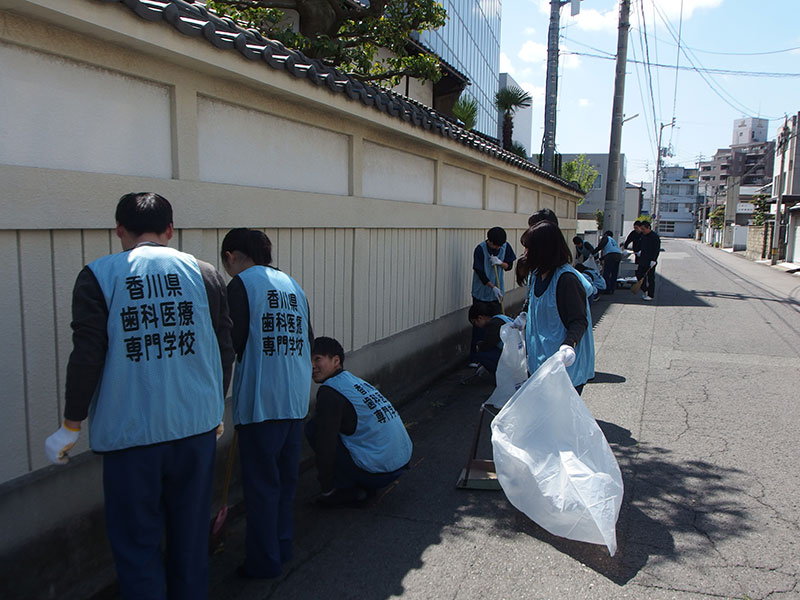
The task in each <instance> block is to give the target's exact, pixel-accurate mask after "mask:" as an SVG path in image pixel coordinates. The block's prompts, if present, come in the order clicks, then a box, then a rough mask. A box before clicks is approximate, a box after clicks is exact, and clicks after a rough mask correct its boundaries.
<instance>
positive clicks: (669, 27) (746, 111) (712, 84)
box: [653, 0, 778, 118]
mask: <svg viewBox="0 0 800 600" xmlns="http://www.w3.org/2000/svg"><path fill="white" fill-rule="evenodd" d="M653 8H654V9H655V10H656V12H657V13H658V15H659V17H660V18H661V20H662V21H663V22H664V25H665V26H666V28H667V31H668V32H669V34H670V35H671V36H672V39H674V40H676V42H677V38H676V36H675V32H674V27H672V24H671V23H670V21H669V19H668V18H667V17H666V15H664V13H663V12H662V11H661V9H660V8H659V7H658V5H657V4H656V1H655V0H653ZM681 50H682V52H683V54H684V56H685V57H686V59H687V60H688V61H689V64H690V65H691V66H692V67H693V68H694V70H695V71H697V73H698V74H699V75H700V77H701V78H702V79H703V81H705V82H706V84H707V85H708V86H709V87H710V88H711V91H713V92H714V93H715V94H716V95H717V96H719V97H720V99H722V100H723V102H725V103H726V104H727V105H728V106H730V107H731V108H734V109H735V110H737V111H741V112H743V113H744V114H746V115H748V116H750V117H753V116H754V114H755V111H753V110H750V109H749V108H747V107H746V106H745V105H744V104H742V103H741V102H739V101H738V100H737V99H736V98H734V97H733V96H732V95H731V94H730V93H728V92H727V91H726V90H725V88H724V87H722V85H720V84H719V83H718V82H717V81H716V80H714V78H713V77H711V72H710V70H707V69H705V68H704V67H703V64H702V63H701V62H700V59H699V58H697V57H696V56H694V55H692V54H690V52H691V51H687V49H686V48H682V49H681ZM695 63H697V64H695ZM697 65H700V68H698V66H697ZM706 73H708V76H706ZM717 88H719V89H717ZM723 94H725V96H728V98H729V99H730V100H729V99H728V98H725V96H723ZM737 105H738V106H737ZM773 118H778V117H773Z"/></svg>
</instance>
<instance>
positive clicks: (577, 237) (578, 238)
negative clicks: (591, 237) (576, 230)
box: [572, 235, 583, 244]
mask: <svg viewBox="0 0 800 600" xmlns="http://www.w3.org/2000/svg"><path fill="white" fill-rule="evenodd" d="M572 243H573V244H582V243H583V238H581V237H579V236H577V235H576V236H575V237H574V238H572Z"/></svg>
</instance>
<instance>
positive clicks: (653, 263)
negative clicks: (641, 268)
mask: <svg viewBox="0 0 800 600" xmlns="http://www.w3.org/2000/svg"><path fill="white" fill-rule="evenodd" d="M655 266H656V261H654V260H651V261H650V267H651V268H652V267H655Z"/></svg>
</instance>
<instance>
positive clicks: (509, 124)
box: [494, 85, 532, 150]
mask: <svg viewBox="0 0 800 600" xmlns="http://www.w3.org/2000/svg"><path fill="white" fill-rule="evenodd" d="M531 101H532V99H531V96H530V94H528V92H526V91H525V90H523V89H521V88H518V87H517V86H515V85H510V86H508V87H504V88H503V89H502V90H500V91H499V92H497V94H495V96H494V105H495V106H496V107H497V110H499V111H500V112H502V113H503V148H505V149H506V150H511V134H512V132H513V131H514V120H513V117H514V113H515V112H517V109H520V108H527V107H529V106H530V105H531Z"/></svg>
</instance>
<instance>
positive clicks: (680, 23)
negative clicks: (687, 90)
mask: <svg viewBox="0 0 800 600" xmlns="http://www.w3.org/2000/svg"><path fill="white" fill-rule="evenodd" d="M682 33H683V0H681V12H680V20H679V21H678V51H677V55H676V56H675V89H674V91H673V93H672V122H673V123H674V122H675V113H676V111H677V107H678V74H679V73H680V69H679V68H678V67H679V66H680V64H681V41H682ZM674 133H675V128H674V127H671V128H670V131H669V144H667V145H668V146H672V136H673V134H674Z"/></svg>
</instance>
